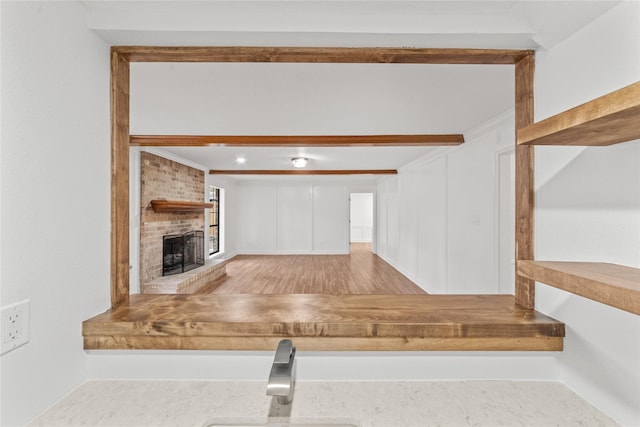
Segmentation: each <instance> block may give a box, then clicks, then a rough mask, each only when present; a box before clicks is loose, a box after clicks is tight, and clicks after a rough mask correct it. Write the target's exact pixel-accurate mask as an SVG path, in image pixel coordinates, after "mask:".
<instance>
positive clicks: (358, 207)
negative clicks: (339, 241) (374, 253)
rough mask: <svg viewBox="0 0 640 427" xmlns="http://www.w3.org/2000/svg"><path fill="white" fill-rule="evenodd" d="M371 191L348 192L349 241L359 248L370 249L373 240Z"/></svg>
mask: <svg viewBox="0 0 640 427" xmlns="http://www.w3.org/2000/svg"><path fill="white" fill-rule="evenodd" d="M373 213H374V210H373V193H350V194H349V243H350V247H351V250H352V251H353V247H354V245H357V246H358V248H359V249H362V248H363V247H366V249H367V250H368V251H371V250H372V242H373Z"/></svg>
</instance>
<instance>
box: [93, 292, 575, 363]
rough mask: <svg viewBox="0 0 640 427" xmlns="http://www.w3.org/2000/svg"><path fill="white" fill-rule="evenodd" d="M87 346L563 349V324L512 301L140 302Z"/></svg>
mask: <svg viewBox="0 0 640 427" xmlns="http://www.w3.org/2000/svg"><path fill="white" fill-rule="evenodd" d="M82 331H83V332H82V333H83V336H84V348H85V349H182V350H220V349H225V350H273V349H274V348H276V346H277V343H278V341H279V340H280V339H282V338H285V337H287V338H291V339H292V340H293V341H294V343H295V344H296V346H297V347H298V349H299V350H332V351H333V350H335V351H338V350H345V351H347V350H372V351H373V350H376V351H380V350H399V351H425V350H466V351H490V350H495V351H501V350H517V351H522V350H524V351H526V350H531V351H560V350H562V345H563V337H564V336H565V329H564V324H563V323H562V322H558V321H557V320H554V319H552V318H550V317H548V316H545V315H543V314H541V313H538V312H536V311H534V310H528V309H525V308H523V307H521V306H518V305H516V304H515V299H514V297H513V296H512V295H319V294H286V295H282V294H280V295H253V294H233V295H221V294H208V295H131V299H130V301H129V302H128V303H124V304H122V305H120V306H119V307H117V308H115V309H111V310H108V311H106V312H105V313H102V314H99V315H97V316H95V317H93V318H91V319H89V320H86V321H85V322H83V325H82Z"/></svg>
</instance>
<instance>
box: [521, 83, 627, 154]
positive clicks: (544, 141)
mask: <svg viewBox="0 0 640 427" xmlns="http://www.w3.org/2000/svg"><path fill="white" fill-rule="evenodd" d="M636 139H640V82H637V83H634V84H632V85H629V86H626V87H624V88H622V89H619V90H617V91H615V92H611V93H609V94H607V95H604V96H601V97H600V98H596V99H594V100H592V101H589V102H587V103H585V104H582V105H580V106H578V107H575V108H572V109H570V110H567V111H564V112H562V113H560V114H557V115H555V116H552V117H549V118H548V119H545V120H542V121H540V122H537V123H534V124H532V125H530V126H527V127H525V128H522V129H520V130H519V131H518V145H579V146H600V145H612V144H617V143H620V142H626V141H633V140H636Z"/></svg>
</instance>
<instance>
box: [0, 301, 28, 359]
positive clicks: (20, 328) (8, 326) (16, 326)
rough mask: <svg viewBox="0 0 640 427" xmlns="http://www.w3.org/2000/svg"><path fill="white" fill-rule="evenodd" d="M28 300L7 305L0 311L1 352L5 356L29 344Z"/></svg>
mask: <svg viewBox="0 0 640 427" xmlns="http://www.w3.org/2000/svg"><path fill="white" fill-rule="evenodd" d="M29 319H30V304H29V300H24V301H20V302H17V303H15V304H11V305H7V306H5V307H2V309H0V321H2V338H1V339H0V343H1V344H2V351H1V353H0V354H5V353H8V352H10V351H11V350H14V349H16V348H18V347H20V346H22V345H25V344H26V343H28V342H29Z"/></svg>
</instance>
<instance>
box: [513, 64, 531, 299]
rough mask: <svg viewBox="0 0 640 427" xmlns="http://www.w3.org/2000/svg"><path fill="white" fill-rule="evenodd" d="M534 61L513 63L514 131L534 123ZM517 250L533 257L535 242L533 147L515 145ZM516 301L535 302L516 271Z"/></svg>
mask: <svg viewBox="0 0 640 427" xmlns="http://www.w3.org/2000/svg"><path fill="white" fill-rule="evenodd" d="M534 67H535V60H534V57H533V54H530V55H527V56H525V57H524V58H522V59H520V60H519V61H518V62H517V63H516V67H515V69H516V70H515V72H516V75H515V84H516V88H515V94H516V102H515V122H516V133H517V132H518V131H519V130H520V129H522V128H524V127H526V126H529V125H530V124H531V123H533V120H534V113H533V111H534V110H533V108H534V104H533V93H534V92H533V81H534ZM515 163H516V165H515V166H516V172H515V173H516V177H515V196H516V206H515V211H516V218H515V224H516V230H515V236H516V242H515V247H516V253H515V259H516V260H520V259H533V255H534V252H533V242H534V223H533V221H534V216H535V212H534V200H535V187H534V149H533V147H528V146H516V159H515ZM515 282H516V283H515V296H516V303H517V304H520V305H521V306H523V307H525V308H529V309H532V308H533V307H534V305H535V282H534V281H533V280H530V279H527V278H525V277H522V276H519V275H517V274H516V278H515Z"/></svg>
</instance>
